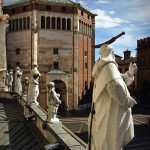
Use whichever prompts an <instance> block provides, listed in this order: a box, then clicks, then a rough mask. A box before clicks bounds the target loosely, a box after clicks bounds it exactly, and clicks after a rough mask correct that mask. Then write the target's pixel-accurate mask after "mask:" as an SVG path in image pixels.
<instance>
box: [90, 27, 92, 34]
mask: <svg viewBox="0 0 150 150" xmlns="http://www.w3.org/2000/svg"><path fill="white" fill-rule="evenodd" d="M91 35H92V27H91V26H90V36H91Z"/></svg>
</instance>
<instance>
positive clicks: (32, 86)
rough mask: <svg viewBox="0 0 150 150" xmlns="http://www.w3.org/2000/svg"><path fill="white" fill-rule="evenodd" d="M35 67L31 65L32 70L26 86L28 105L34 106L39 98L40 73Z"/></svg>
mask: <svg viewBox="0 0 150 150" xmlns="http://www.w3.org/2000/svg"><path fill="white" fill-rule="evenodd" d="M37 67H38V66H37V65H36V64H34V65H33V69H32V70H31V73H30V77H29V86H28V98H27V99H28V105H36V106H38V105H39V103H38V102H37V97H38V96H39V77H40V76H41V74H40V72H39V71H38V69H37Z"/></svg>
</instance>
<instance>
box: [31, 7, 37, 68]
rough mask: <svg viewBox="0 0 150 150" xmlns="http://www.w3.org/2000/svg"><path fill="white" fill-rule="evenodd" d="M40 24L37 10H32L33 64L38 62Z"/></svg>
mask: <svg viewBox="0 0 150 150" xmlns="http://www.w3.org/2000/svg"><path fill="white" fill-rule="evenodd" d="M37 59H38V24H37V11H36V10H35V9H34V10H33V11H32V65H33V64H38V62H37Z"/></svg>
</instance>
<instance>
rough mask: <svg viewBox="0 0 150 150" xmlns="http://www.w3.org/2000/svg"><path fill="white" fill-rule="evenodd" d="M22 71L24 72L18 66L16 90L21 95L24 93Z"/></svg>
mask: <svg viewBox="0 0 150 150" xmlns="http://www.w3.org/2000/svg"><path fill="white" fill-rule="evenodd" d="M22 73H23V72H22V71H21V69H20V68H19V67H16V72H15V87H14V91H15V92H16V93H18V94H19V95H21V94H22V83H21V77H22Z"/></svg>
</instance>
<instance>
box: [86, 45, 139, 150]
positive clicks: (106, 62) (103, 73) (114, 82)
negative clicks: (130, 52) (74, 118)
mask: <svg viewBox="0 0 150 150" xmlns="http://www.w3.org/2000/svg"><path fill="white" fill-rule="evenodd" d="M100 55H101V59H100V60H98V61H97V62H96V63H95V65H94V67H93V70H92V76H93V77H94V86H93V101H92V111H91V113H90V116H89V120H88V123H89V142H88V147H87V149H88V150H121V149H122V148H123V146H124V145H126V144H127V143H128V142H130V141H131V140H132V139H133V137H134V126H133V118H132V112H131V107H133V106H134V105H135V104H136V101H135V100H134V99H133V98H132V97H131V96H130V93H129V91H128V89H127V85H129V84H131V83H132V82H133V76H134V74H135V73H136V71H137V66H136V64H130V66H129V71H128V72H127V73H125V74H124V75H121V74H120V72H119V71H118V68H117V67H118V66H117V64H116V62H115V57H114V50H113V47H112V46H111V45H108V44H104V45H102V47H101V48H100ZM126 84H127V85H126Z"/></svg>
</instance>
